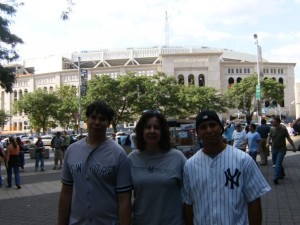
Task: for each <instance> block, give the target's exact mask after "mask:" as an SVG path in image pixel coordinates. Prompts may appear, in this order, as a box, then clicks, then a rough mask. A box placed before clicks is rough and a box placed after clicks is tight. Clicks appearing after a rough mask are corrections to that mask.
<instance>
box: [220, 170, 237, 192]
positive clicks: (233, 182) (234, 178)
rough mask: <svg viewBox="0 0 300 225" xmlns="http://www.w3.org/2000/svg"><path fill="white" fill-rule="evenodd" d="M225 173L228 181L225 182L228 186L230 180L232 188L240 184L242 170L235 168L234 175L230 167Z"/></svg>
mask: <svg viewBox="0 0 300 225" xmlns="http://www.w3.org/2000/svg"><path fill="white" fill-rule="evenodd" d="M224 173H225V177H226V183H225V186H226V187H227V186H228V184H229V182H231V184H230V189H234V185H236V186H237V187H239V186H240V185H239V179H240V175H241V172H240V171H239V170H238V169H235V171H234V174H233V175H231V172H230V168H228V169H227V170H226V171H225V172H224Z"/></svg>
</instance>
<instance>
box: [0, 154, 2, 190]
mask: <svg viewBox="0 0 300 225" xmlns="http://www.w3.org/2000/svg"><path fill="white" fill-rule="evenodd" d="M0 160H1V158H0ZM0 187H2V176H1V161H0Z"/></svg>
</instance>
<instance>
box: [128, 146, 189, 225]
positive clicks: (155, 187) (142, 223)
mask: <svg viewBox="0 0 300 225" xmlns="http://www.w3.org/2000/svg"><path fill="white" fill-rule="evenodd" d="M128 157H129V160H130V164H131V174H132V182H133V186H134V203H133V221H132V224H133V225H158V224H166V225H182V224H183V217H182V215H183V212H182V198H181V191H182V182H183V181H182V176H183V166H184V164H185V161H186V158H185V156H184V155H183V154H182V152H180V151H178V150H175V149H172V150H170V151H168V152H166V153H158V154H154V155H151V154H148V153H146V152H140V151H138V150H135V151H133V152H132V153H130V154H129V156H128Z"/></svg>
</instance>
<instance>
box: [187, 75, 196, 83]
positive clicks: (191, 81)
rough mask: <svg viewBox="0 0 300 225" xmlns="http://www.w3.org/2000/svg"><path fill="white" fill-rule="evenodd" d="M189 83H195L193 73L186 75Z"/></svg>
mask: <svg viewBox="0 0 300 225" xmlns="http://www.w3.org/2000/svg"><path fill="white" fill-rule="evenodd" d="M188 82H189V85H195V78H194V75H193V74H190V75H189V77H188Z"/></svg>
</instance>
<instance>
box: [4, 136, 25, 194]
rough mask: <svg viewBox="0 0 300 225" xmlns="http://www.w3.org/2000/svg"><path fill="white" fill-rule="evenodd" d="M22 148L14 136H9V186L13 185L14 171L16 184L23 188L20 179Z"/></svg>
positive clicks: (7, 155)
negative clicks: (20, 154)
mask: <svg viewBox="0 0 300 225" xmlns="http://www.w3.org/2000/svg"><path fill="white" fill-rule="evenodd" d="M19 153H20V148H19V145H18V144H17V141H16V140H15V138H14V137H12V136H10V137H9V145H8V146H7V150H6V169H7V186H6V187H7V188H11V187H12V171H14V176H15V184H16V186H17V189H21V179H20V170H19V167H20V156H19Z"/></svg>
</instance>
